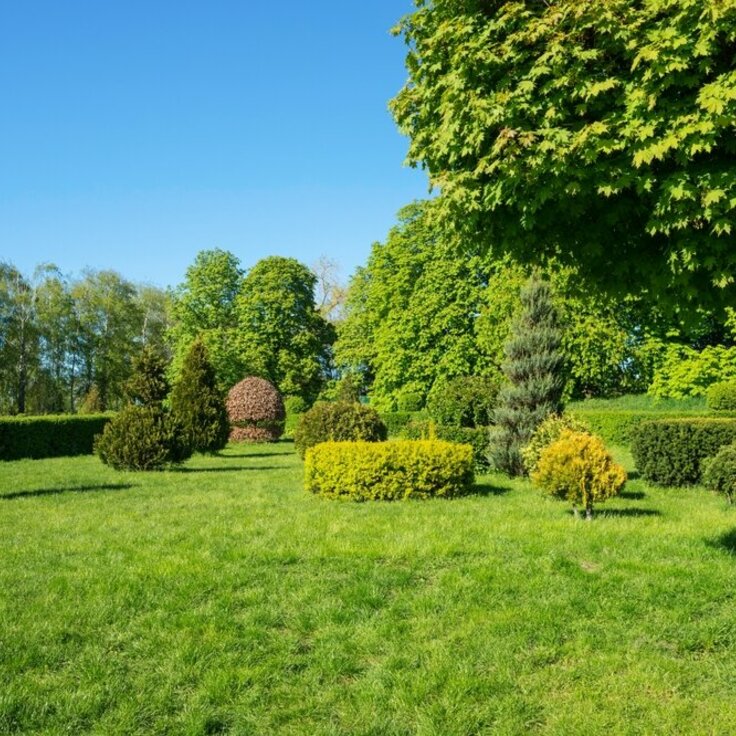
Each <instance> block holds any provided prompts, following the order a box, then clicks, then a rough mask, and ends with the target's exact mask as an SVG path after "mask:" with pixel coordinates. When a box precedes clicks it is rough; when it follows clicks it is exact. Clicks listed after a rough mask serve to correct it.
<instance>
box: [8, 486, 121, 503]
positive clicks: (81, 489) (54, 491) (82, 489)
mask: <svg viewBox="0 0 736 736" xmlns="http://www.w3.org/2000/svg"><path fill="white" fill-rule="evenodd" d="M134 487H135V486H134V484H133V483H101V484H99V485H96V486H71V487H69V488H36V489H34V490H30V491H12V492H11V493H0V501H11V500H12V499H14V498H33V497H34V496H56V495H58V494H60V493H91V492H94V491H126V490H128V489H129V488H134Z"/></svg>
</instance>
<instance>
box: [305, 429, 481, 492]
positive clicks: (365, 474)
mask: <svg viewBox="0 0 736 736" xmlns="http://www.w3.org/2000/svg"><path fill="white" fill-rule="evenodd" d="M304 486H305V488H306V490H307V491H310V492H311V493H315V494H318V495H321V496H326V497H327V498H348V499H352V500H354V501H372V500H384V501H389V500H398V499H408V498H431V497H434V496H437V497H442V498H451V497H453V496H459V495H462V494H464V493H467V492H469V491H470V490H471V488H472V486H473V451H472V449H471V448H470V447H469V446H467V445H457V444H454V443H451V442H443V441H441V440H396V441H393V442H324V443H321V444H319V445H316V446H315V447H311V448H309V449H308V450H307V453H306V457H305V461H304Z"/></svg>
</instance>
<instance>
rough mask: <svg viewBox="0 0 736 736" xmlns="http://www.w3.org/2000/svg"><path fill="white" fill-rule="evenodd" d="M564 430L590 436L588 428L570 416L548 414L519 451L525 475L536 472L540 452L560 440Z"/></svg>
mask: <svg viewBox="0 0 736 736" xmlns="http://www.w3.org/2000/svg"><path fill="white" fill-rule="evenodd" d="M565 430H569V431H571V432H577V433H578V434H590V427H589V426H588V425H587V424H586V423H585V422H583V421H582V420H580V419H578V418H577V417H575V416H573V415H571V414H550V415H549V416H548V417H547V418H546V419H545V420H544V421H543V422H542V423H541V424H540V425H539V426H538V427H537V428H536V429H535V430H534V434H533V435H532V438H531V440H529V444H528V445H526V447H524V449H523V450H522V451H521V457H522V460H523V461H524V467H525V468H526V472H527V473H532V472H534V470H536V467H537V463H538V462H539V457H540V455H541V454H542V452H543V451H544V450H545V449H546V448H547V447H548V446H549V445H551V444H552V443H553V442H556V441H557V440H558V439H560V436H561V435H562V433H563V432H564V431H565Z"/></svg>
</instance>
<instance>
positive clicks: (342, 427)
mask: <svg viewBox="0 0 736 736" xmlns="http://www.w3.org/2000/svg"><path fill="white" fill-rule="evenodd" d="M387 436H388V431H387V430H386V425H385V424H384V423H383V421H382V420H381V417H380V415H379V414H378V412H377V411H376V410H375V409H372V408H371V407H370V406H364V405H363V404H358V403H357V402H348V401H335V402H322V401H320V402H317V403H316V404H315V405H314V406H313V407H312V408H311V409H310V410H309V411H307V412H305V413H304V414H302V416H301V419H300V421H299V424H298V425H297V428H296V430H295V431H294V446H295V447H296V449H297V451H298V452H299V454H300V455H301V456H302V457H304V453H305V452H306V451H307V450H308V449H309V448H310V447H313V446H314V445H317V444H319V443H320V442H328V441H336V442H341V441H347V440H363V441H365V442H382V441H383V440H385V439H386V437H387Z"/></svg>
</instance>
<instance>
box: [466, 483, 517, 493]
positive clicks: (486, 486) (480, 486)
mask: <svg viewBox="0 0 736 736" xmlns="http://www.w3.org/2000/svg"><path fill="white" fill-rule="evenodd" d="M510 490H511V489H510V488H504V487H503V486H494V485H493V483H476V484H475V485H474V486H473V488H472V489H471V490H470V491H469V492H468V494H467V495H468V496H503V495H505V494H506V493H508V492H509V491H510Z"/></svg>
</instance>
